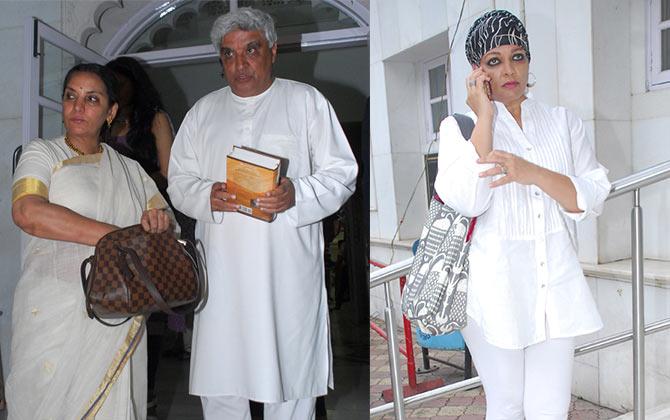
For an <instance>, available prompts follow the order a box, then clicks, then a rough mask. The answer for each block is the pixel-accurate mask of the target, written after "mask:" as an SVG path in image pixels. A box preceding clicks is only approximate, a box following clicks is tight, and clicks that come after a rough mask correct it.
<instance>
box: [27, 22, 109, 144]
mask: <svg viewBox="0 0 670 420" xmlns="http://www.w3.org/2000/svg"><path fill="white" fill-rule="evenodd" d="M24 31H25V32H24V34H25V35H24V37H25V40H26V44H25V45H26V46H27V50H26V52H25V71H26V77H25V78H24V86H23V92H24V95H23V96H24V102H23V144H24V145H25V144H26V143H27V142H29V141H30V140H32V139H34V138H36V137H41V138H52V137H57V136H59V135H61V134H62V132H63V123H62V118H61V111H62V104H61V87H62V83H63V78H64V77H65V74H66V73H67V71H68V69H70V68H71V67H72V66H74V65H75V64H78V63H81V62H89V63H99V64H104V63H106V62H107V59H106V58H105V57H103V56H102V55H100V54H98V53H96V52H95V51H92V50H90V49H88V48H86V47H84V46H82V45H81V44H79V43H78V42H77V41H75V40H73V39H71V38H68V37H67V36H65V35H64V34H62V33H61V32H58V31H57V30H56V29H54V28H52V27H51V26H49V25H47V24H45V23H44V22H42V21H40V20H39V19H37V18H30V19H28V20H27V21H26V23H25V26H24Z"/></svg>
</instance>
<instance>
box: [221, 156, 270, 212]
mask: <svg viewBox="0 0 670 420" xmlns="http://www.w3.org/2000/svg"><path fill="white" fill-rule="evenodd" d="M280 171H281V158H279V157H277V156H273V155H270V154H268V153H264V152H261V151H260V150H255V149H252V148H249V147H238V146H233V151H232V152H231V153H230V154H229V155H228V156H227V157H226V187H227V190H228V192H229V193H231V194H235V203H236V204H238V205H239V209H238V212H240V213H242V214H246V215H248V216H252V217H255V218H257V219H260V220H264V221H266V222H271V221H273V220H274V218H275V214H274V213H266V212H264V211H261V210H260V209H258V208H257V207H256V206H255V203H254V200H256V198H258V197H261V196H263V194H265V193H266V192H268V191H271V190H273V189H275V187H276V186H277V185H278V184H279V174H280Z"/></svg>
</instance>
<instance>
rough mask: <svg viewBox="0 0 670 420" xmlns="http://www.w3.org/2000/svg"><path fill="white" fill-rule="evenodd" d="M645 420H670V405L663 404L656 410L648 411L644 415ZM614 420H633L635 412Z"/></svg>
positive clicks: (655, 408)
mask: <svg viewBox="0 0 670 420" xmlns="http://www.w3.org/2000/svg"><path fill="white" fill-rule="evenodd" d="M644 418H645V420H666V419H670V404H662V405H659V406H657V407H654V408H650V409H647V410H646V411H645V413H644ZM612 420H633V412H632V411H631V412H629V413H626V414H622V415H620V416H619V417H615V418H614V419H612Z"/></svg>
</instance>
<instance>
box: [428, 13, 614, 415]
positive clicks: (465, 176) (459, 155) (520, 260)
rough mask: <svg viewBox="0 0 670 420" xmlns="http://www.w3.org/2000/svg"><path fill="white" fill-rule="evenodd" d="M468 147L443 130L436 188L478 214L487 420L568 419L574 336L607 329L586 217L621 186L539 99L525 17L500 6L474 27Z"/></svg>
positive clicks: (476, 342)
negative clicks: (590, 260)
mask: <svg viewBox="0 0 670 420" xmlns="http://www.w3.org/2000/svg"><path fill="white" fill-rule="evenodd" d="M465 49H466V55H467V58H468V61H469V62H470V64H471V65H472V73H471V74H470V75H469V76H468V78H467V80H466V85H467V95H468V96H467V104H468V106H469V107H470V108H471V109H472V111H473V113H472V114H471V116H472V117H473V119H475V121H476V123H475V128H474V130H473V132H472V136H471V138H470V139H469V140H470V141H466V140H465V139H464V138H463V136H462V135H461V133H460V130H459V128H458V124H457V123H456V121H455V119H454V118H452V117H449V118H447V119H445V120H444V121H443V122H442V125H441V127H440V139H441V140H440V153H439V158H438V168H439V169H438V174H437V178H436V181H435V189H436V191H437V193H438V194H439V195H440V197H441V198H442V199H443V200H444V202H445V203H446V204H448V205H449V206H451V207H453V208H454V209H455V210H456V211H458V212H460V213H462V214H465V215H468V216H477V217H478V220H477V225H476V228H475V231H474V234H473V237H472V243H471V247H470V279H469V283H468V304H467V314H468V324H467V326H466V327H465V328H464V329H463V330H462V333H463V337H464V338H465V341H466V343H467V345H468V347H469V348H470V351H471V353H472V357H473V360H474V362H475V365H476V367H477V371H478V372H479V375H480V377H481V380H482V383H483V385H484V390H485V392H486V404H487V409H486V418H487V420H492V419H523V418H524V417H525V418H526V419H529V420H534V419H540V418H541V419H566V418H567V416H568V408H569V404H570V389H571V384H572V361H573V353H574V337H576V336H579V335H583V334H589V333H592V332H595V331H597V330H599V329H600V328H601V327H602V321H601V319H600V316H599V315H598V310H597V308H596V305H595V303H594V301H593V298H592V297H591V293H590V291H589V288H588V285H587V284H586V281H585V279H584V275H583V273H582V269H581V267H580V264H579V261H578V259H577V253H576V238H575V221H579V220H581V219H583V218H585V217H587V216H589V215H597V214H599V212H600V209H601V207H602V203H603V201H604V200H605V198H606V197H607V195H608V193H609V190H610V183H609V181H608V180H607V170H606V169H605V168H604V167H603V166H602V165H600V164H599V163H598V161H597V160H596V157H595V154H594V150H593V145H592V144H591V142H590V141H589V139H588V138H587V136H586V132H585V130H584V125H583V124H582V121H581V120H580V119H579V118H578V117H577V116H576V115H574V114H573V113H572V112H570V111H568V110H567V109H565V108H563V107H551V106H548V105H545V104H543V103H540V102H538V101H536V100H534V99H532V98H529V97H528V95H527V90H528V87H529V83H528V78H529V76H528V75H529V71H528V68H529V63H530V58H531V55H530V49H529V45H528V35H527V34H526V30H525V28H524V26H523V24H522V23H521V21H520V20H519V19H518V18H517V17H516V16H514V15H512V14H511V13H509V12H507V11H504V10H493V11H490V12H487V13H485V14H484V15H483V16H481V17H480V18H478V19H477V20H476V21H475V22H474V23H473V25H472V27H471V28H470V31H469V33H468V36H467V39H466V43H465Z"/></svg>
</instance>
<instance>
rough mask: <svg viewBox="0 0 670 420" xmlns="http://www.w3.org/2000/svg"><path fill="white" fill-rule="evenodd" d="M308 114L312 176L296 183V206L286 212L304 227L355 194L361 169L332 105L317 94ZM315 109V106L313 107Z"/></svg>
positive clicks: (289, 217)
mask: <svg viewBox="0 0 670 420" xmlns="http://www.w3.org/2000/svg"><path fill="white" fill-rule="evenodd" d="M310 99H313V100H314V104H313V106H311V107H309V109H308V111H309V112H307V114H306V115H307V118H308V119H309V120H308V121H307V126H308V130H307V137H308V138H307V141H308V143H309V150H310V153H309V155H310V156H309V158H310V160H311V165H310V166H311V174H310V175H307V176H302V177H299V178H297V179H292V180H291V181H292V182H293V185H294V187H295V206H293V207H291V208H290V209H288V210H287V211H286V216H287V217H288V220H289V223H291V225H293V226H296V227H300V226H306V225H309V224H312V223H316V222H319V221H321V220H322V219H323V218H325V217H327V216H329V215H331V214H333V213H335V212H336V211H337V210H339V208H340V207H342V205H343V204H344V203H345V201H347V199H348V198H349V196H351V195H352V194H353V193H354V190H355V188H356V175H357V173H358V165H357V164H356V160H355V159H354V155H353V153H352V152H351V148H350V147H349V143H348V141H347V138H346V137H345V135H344V132H343V131H342V127H341V126H340V123H339V121H338V120H337V116H336V115H335V111H334V110H333V108H332V107H331V106H330V103H328V101H327V100H326V99H325V98H324V97H323V96H322V95H321V94H319V93H317V92H315V97H314V98H310ZM310 105H311V104H310Z"/></svg>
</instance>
